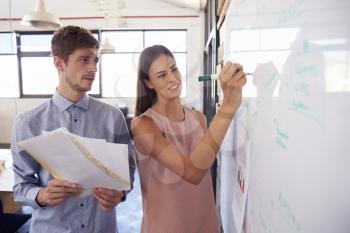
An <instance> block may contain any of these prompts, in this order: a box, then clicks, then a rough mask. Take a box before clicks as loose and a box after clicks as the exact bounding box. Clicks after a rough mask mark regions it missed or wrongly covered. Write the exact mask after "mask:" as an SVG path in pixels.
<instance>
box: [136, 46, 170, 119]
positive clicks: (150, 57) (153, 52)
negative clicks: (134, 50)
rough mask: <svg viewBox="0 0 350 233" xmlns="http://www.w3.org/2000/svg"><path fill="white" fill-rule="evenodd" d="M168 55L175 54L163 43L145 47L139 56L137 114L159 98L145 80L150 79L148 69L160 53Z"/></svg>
mask: <svg viewBox="0 0 350 233" xmlns="http://www.w3.org/2000/svg"><path fill="white" fill-rule="evenodd" d="M162 54H164V55H167V56H169V57H171V58H173V59H175V58H174V55H173V54H172V53H171V52H170V50H169V49H167V48H166V47H165V46H163V45H153V46H151V47H147V48H145V49H144V50H143V51H142V53H141V55H140V58H139V66H138V70H137V92H136V107H135V116H139V115H141V114H142V113H144V112H145V111H146V110H147V109H149V108H150V107H151V106H152V105H153V104H154V103H155V102H156V100H157V94H156V92H155V91H154V90H153V89H150V88H148V87H147V85H146V84H145V80H149V75H148V71H149V68H150V66H151V65H152V63H153V62H154V60H156V59H157V58H158V57H159V56H160V55H162Z"/></svg>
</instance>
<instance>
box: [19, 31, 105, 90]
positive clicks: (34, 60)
mask: <svg viewBox="0 0 350 233" xmlns="http://www.w3.org/2000/svg"><path fill="white" fill-rule="evenodd" d="M93 34H94V36H95V37H96V38H98V34H97V33H93ZM52 35H53V33H52V32H20V33H19V35H18V36H19V45H20V49H19V58H20V64H19V66H20V71H21V72H20V77H21V80H22V93H21V95H22V96H23V97H38V96H43V97H46V96H49V95H51V94H52V93H53V92H54V91H55V88H56V87H57V85H58V74H57V70H56V68H55V66H54V65H53V59H52V56H51V39H52ZM99 81H100V80H99V73H98V72H97V74H96V80H95V82H94V84H93V87H92V89H91V91H90V92H88V93H89V94H93V95H97V96H98V95H99V93H100V87H99V86H100V85H99Z"/></svg>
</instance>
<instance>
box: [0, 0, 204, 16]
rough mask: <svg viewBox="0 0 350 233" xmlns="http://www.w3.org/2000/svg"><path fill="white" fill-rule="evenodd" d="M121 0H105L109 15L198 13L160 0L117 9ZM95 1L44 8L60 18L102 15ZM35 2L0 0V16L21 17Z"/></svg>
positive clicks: (61, 1) (135, 0)
mask: <svg viewBox="0 0 350 233" xmlns="http://www.w3.org/2000/svg"><path fill="white" fill-rule="evenodd" d="M122 1H123V0H105V2H106V3H107V4H108V7H109V11H110V12H111V15H153V14H155V15H174V14H175V15H177V14H183V15H186V14H187V15H188V14H194V13H198V12H196V11H194V10H191V9H185V8H180V7H178V6H175V5H172V4H169V3H166V2H163V1H161V0H124V2H125V8H124V9H118V4H120V2H122ZM96 2H97V0H46V9H47V11H48V12H50V13H52V14H54V15H56V16H58V17H60V18H64V17H90V16H103V15H104V13H103V12H98V11H97V9H98V7H97V4H96ZM10 4H11V5H10ZM35 4H36V0H0V18H21V17H22V16H23V15H24V14H27V13H29V12H30V11H34V8H35ZM10 6H11V7H10ZM10 9H11V12H10Z"/></svg>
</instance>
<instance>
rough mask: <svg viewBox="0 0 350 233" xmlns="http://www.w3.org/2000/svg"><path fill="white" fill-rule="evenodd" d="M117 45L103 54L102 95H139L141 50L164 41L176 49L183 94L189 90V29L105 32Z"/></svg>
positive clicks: (169, 46) (103, 35)
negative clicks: (187, 41)
mask: <svg viewBox="0 0 350 233" xmlns="http://www.w3.org/2000/svg"><path fill="white" fill-rule="evenodd" d="M101 35H102V41H104V39H105V38H106V37H108V40H109V41H110V43H111V44H113V45H114V46H115V51H114V52H113V53H106V54H102V56H101V74H102V96H103V97H136V81H137V66H138V59H139V56H140V53H141V51H142V50H143V49H144V48H146V47H149V46H152V45H155V44H162V45H164V46H166V47H167V48H168V49H169V50H170V51H172V52H173V54H174V56H175V59H176V62H177V65H178V68H179V70H180V73H181V74H182V84H183V88H182V94H181V96H182V97H185V96H186V93H187V91H186V90H187V68H186V67H187V43H186V40H187V37H186V31H185V30H145V31H139V30H138V31H102V33H101Z"/></svg>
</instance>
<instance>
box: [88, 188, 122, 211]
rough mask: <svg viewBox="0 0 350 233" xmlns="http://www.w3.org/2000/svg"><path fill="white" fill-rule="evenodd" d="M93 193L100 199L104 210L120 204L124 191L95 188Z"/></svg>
mask: <svg viewBox="0 0 350 233" xmlns="http://www.w3.org/2000/svg"><path fill="white" fill-rule="evenodd" d="M92 195H93V196H94V197H95V198H96V199H97V200H98V202H99V205H100V208H101V209H102V210H103V211H110V210H112V209H113V208H114V207H115V206H116V205H118V203H119V202H120V200H121V199H122V197H123V196H124V193H123V192H121V191H117V190H114V189H107V188H93V189H92Z"/></svg>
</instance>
